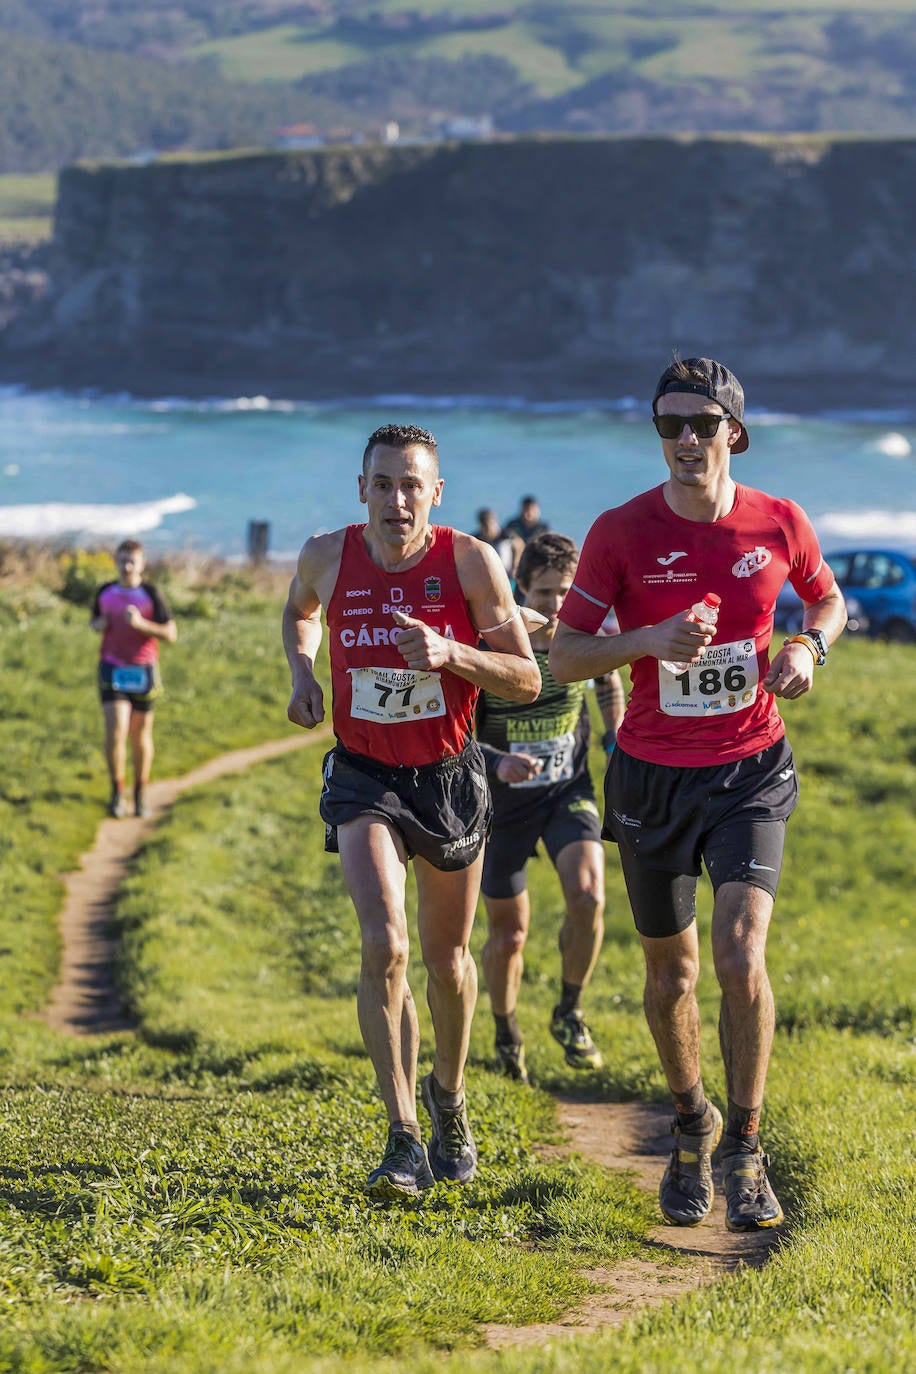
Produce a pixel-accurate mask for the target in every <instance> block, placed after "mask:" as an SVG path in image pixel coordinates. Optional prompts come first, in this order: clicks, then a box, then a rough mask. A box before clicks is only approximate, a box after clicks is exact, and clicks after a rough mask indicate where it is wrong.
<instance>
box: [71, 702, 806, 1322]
mask: <svg viewBox="0 0 916 1374" xmlns="http://www.w3.org/2000/svg"><path fill="white" fill-rule="evenodd" d="M330 736H331V731H330V727H329V726H324V727H322V728H321V729H320V730H316V731H309V732H308V733H307V734H306V733H304V734H296V735H290V736H288V737H286V738H284V739H279V740H272V741H269V742H268V743H266V744H261V745H256V746H255V747H253V748H251V749H237V750H234V751H233V752H232V753H228V754H221V755H219V756H218V757H217V758H214V759H211V760H210V761H209V762H208V763H205V764H204V765H203V766H202V767H200V768H196V769H194V770H193V772H190V773H186V774H185V775H184V776H183V777H180V778H166V779H164V780H162V781H161V782H154V783H151V784H150V786H149V789H148V800H149V807H150V814H149V815H148V816H145V817H142V818H141V817H129V818H125V819H124V820H120V821H116V820H114V819H106V820H103V821H102V822H101V823H100V825H99V830H98V835H97V836H96V841H95V844H94V845H93V846H92V848H91V849H90V850H89V851H88V852H87V853H85V854H84V855H83V856H82V858H81V860H80V866H79V868H78V869H76V870H75V871H74V872H72V873H69V874H67V875H66V877H65V879H64V882H65V889H66V897H65V900H64V905H63V908H62V910H61V913H60V918H59V919H60V930H61V940H62V945H63V950H62V956H61V973H60V982H59V983H58V985H57V987H56V988H55V989H54V991H53V993H52V994H51V1000H50V1002H49V1004H48V1007H47V1008H46V1010H45V1013H44V1019H45V1020H46V1021H47V1023H48V1025H50V1026H51V1027H52V1028H53V1029H54V1030H57V1031H60V1032H62V1033H63V1034H65V1035H102V1034H109V1033H111V1032H114V1031H131V1030H133V1029H134V1027H133V1025H132V1023H131V1021H130V1020H129V1018H128V1017H127V1016H126V1015H125V1013H124V1009H123V1007H122V1006H121V1002H120V999H119V996H118V990H117V986H116V984H115V980H114V962H115V955H116V953H117V945H118V939H117V935H116V933H115V926H114V916H115V904H116V899H117V893H118V888H119V886H120V885H121V883H122V882H123V880H124V879H125V878H126V876H127V874H128V871H129V867H130V863H131V860H132V859H133V857H134V855H135V854H136V853H137V851H138V850H139V848H140V847H141V845H142V844H143V842H144V841H145V840H146V839H147V838H148V837H149V836H150V835H151V833H152V832H153V830H154V829H155V826H156V824H157V822H158V820H159V819H160V818H161V816H162V814H163V812H164V811H166V810H167V808H168V807H170V806H171V805H172V804H173V802H174V801H175V800H176V798H177V797H179V796H180V795H181V793H182V792H184V791H186V790H187V789H188V788H191V787H197V786H199V785H200V784H201V783H207V782H212V781H213V780H214V779H215V778H219V777H223V776H224V775H225V774H227V773H240V772H243V771H244V770H245V769H247V768H250V767H252V766H253V765H254V764H257V763H263V762H265V761H266V760H267V759H272V758H277V757H278V756H279V755H281V754H287V753H289V752H291V751H292V750H294V749H301V748H303V747H305V746H307V745H309V744H315V743H317V742H318V741H320V740H322V739H329V738H330ZM557 1112H558V1118H559V1122H560V1125H561V1128H562V1130H563V1132H564V1134H565V1136H566V1139H567V1145H566V1147H565V1149H563V1150H561V1151H559V1153H566V1152H568V1151H569V1150H572V1151H574V1152H575V1153H576V1154H578V1155H581V1156H582V1158H583V1159H586V1160H588V1162H589V1163H592V1164H597V1165H600V1166H601V1167H602V1168H607V1169H616V1170H621V1169H622V1170H626V1171H628V1172H630V1173H631V1174H632V1175H633V1178H634V1181H635V1182H636V1183H637V1184H638V1185H639V1186H640V1187H641V1188H645V1189H646V1191H648V1192H650V1193H652V1194H655V1193H657V1191H658V1185H659V1182H660V1180H661V1176H662V1173H663V1171H664V1167H665V1162H666V1159H667V1156H668V1153H669V1151H670V1149H671V1133H670V1129H671V1108H670V1107H667V1106H662V1105H659V1104H657V1103H650V1104H646V1103H607V1102H582V1101H578V1100H576V1099H574V1098H564V1097H560V1098H558V1099H557ZM545 1153H550V1152H545ZM714 1173H716V1171H715V1170H714ZM716 1181H717V1183H718V1181H719V1179H718V1174H717V1173H716ZM779 1237H780V1232H779V1231H775V1232H773V1231H769V1232H767V1231H763V1232H760V1233H758V1234H755V1235H747V1236H740V1235H731V1234H730V1233H729V1232H728V1231H727V1230H726V1229H725V1208H724V1204H723V1202H722V1197H721V1191H720V1190H719V1189H718V1188H717V1191H716V1200H715V1203H714V1205H713V1209H712V1212H711V1213H710V1215H709V1216H708V1217H707V1218H706V1220H705V1221H704V1222H703V1223H702V1225H700V1226H697V1227H693V1228H689V1229H682V1228H679V1227H676V1226H664V1225H659V1226H658V1227H656V1228H655V1230H654V1231H653V1233H652V1235H651V1237H650V1246H651V1247H653V1249H654V1250H655V1251H656V1253H657V1255H658V1258H657V1259H655V1258H651V1259H648V1260H638V1261H637V1260H627V1261H624V1262H623V1263H621V1264H619V1265H615V1266H613V1267H611V1268H605V1269H596V1270H588V1271H586V1272H585V1277H586V1278H587V1279H588V1280H589V1281H590V1282H591V1283H593V1284H595V1285H596V1289H597V1291H596V1292H594V1293H592V1294H589V1295H588V1296H587V1297H585V1298H584V1299H583V1301H582V1302H581V1303H580V1304H579V1305H578V1306H577V1307H576V1308H575V1309H574V1310H573V1311H572V1312H569V1313H567V1314H566V1316H564V1317H562V1318H561V1319H560V1320H558V1321H556V1322H551V1323H545V1324H538V1325H534V1326H523V1327H519V1326H497V1325H489V1326H487V1327H485V1328H484V1336H485V1338H486V1341H487V1344H488V1345H489V1346H491V1347H492V1348H493V1349H501V1348H505V1347H509V1346H511V1347H514V1348H523V1347H527V1346H535V1345H543V1344H544V1343H545V1342H546V1341H552V1340H564V1339H569V1338H570V1337H574V1336H583V1335H588V1334H595V1333H597V1332H599V1331H604V1330H607V1329H609V1328H613V1327H617V1326H620V1325H622V1324H623V1322H625V1321H626V1320H628V1319H629V1318H630V1317H632V1316H634V1315H635V1313H636V1312H638V1311H641V1310H644V1309H646V1308H649V1307H656V1306H658V1305H660V1304H661V1303H667V1302H670V1301H671V1300H672V1299H673V1298H676V1297H678V1296H679V1295H680V1294H681V1293H685V1292H688V1291H690V1290H692V1289H695V1288H700V1287H702V1286H703V1285H705V1284H710V1283H714V1282H716V1281H718V1280H720V1279H722V1278H723V1277H725V1276H726V1275H728V1274H730V1273H732V1272H734V1271H735V1270H736V1269H738V1268H739V1267H740V1266H742V1265H748V1266H751V1267H754V1268H758V1267H760V1266H761V1265H762V1264H764V1263H765V1261H766V1259H767V1256H768V1254H769V1252H770V1250H771V1248H772V1247H773V1246H774V1244H777V1243H778V1241H779ZM675 1252H676V1253H678V1254H680V1255H681V1256H682V1258H683V1261H684V1262H683V1263H681V1264H678V1265H673V1264H671V1262H670V1261H671V1258H672V1255H673V1254H674V1253H675Z"/></svg>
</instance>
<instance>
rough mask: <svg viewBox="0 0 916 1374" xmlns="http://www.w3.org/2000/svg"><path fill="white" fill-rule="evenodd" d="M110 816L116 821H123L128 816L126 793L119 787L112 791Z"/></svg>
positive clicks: (109, 808)
mask: <svg viewBox="0 0 916 1374" xmlns="http://www.w3.org/2000/svg"><path fill="white" fill-rule="evenodd" d="M108 814H109V816H114V818H115V820H116V821H120V820H122V819H123V818H124V817H125V816H126V815H127V802H126V801H125V800H124V793H123V792H122V791H121V789H120V788H119V787H115V788H113V789H112V793H111V801H110V802H109V803H108Z"/></svg>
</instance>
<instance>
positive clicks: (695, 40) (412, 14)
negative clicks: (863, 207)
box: [193, 0, 912, 97]
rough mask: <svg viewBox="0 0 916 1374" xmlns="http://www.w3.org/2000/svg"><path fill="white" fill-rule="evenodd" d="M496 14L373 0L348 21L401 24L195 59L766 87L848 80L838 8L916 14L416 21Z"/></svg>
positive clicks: (264, 69)
mask: <svg viewBox="0 0 916 1374" xmlns="http://www.w3.org/2000/svg"><path fill="white" fill-rule="evenodd" d="M492 12H493V11H492V6H489V5H485V4H484V3H483V2H482V0H418V3H414V2H413V0H410V3H408V0H388V2H387V3H372V4H369V3H368V2H367V3H366V4H365V5H364V6H359V5H354V6H348V7H347V18H348V19H350V20H351V21H352V20H354V19H358V18H360V17H362V18H366V17H368V16H370V15H374V16H377V15H380V14H384V15H388V16H395V15H403V16H405V25H404V26H403V27H393V28H391V29H390V30H389V31H388V33H387V34H386V33H385V32H384V31H383V30H380V29H378V28H377V27H376V28H373V29H372V31H371V33H370V32H367V34H366V36H365V37H359V36H355V37H347V38H345V39H344V38H342V37H341V35H340V32H339V30H338V28H337V19H336V17H334V16H329V17H328V18H327V19H322V20H321V21H319V22H316V21H311V22H309V23H306V24H302V25H291V24H289V23H284V24H282V25H276V26H274V27H270V28H262V29H258V30H256V31H253V32H250V33H246V34H240V35H239V36H238V37H232V38H226V39H219V40H216V41H213V42H208V43H205V44H201V45H198V46H197V47H196V48H194V49H193V55H195V56H209V57H216V58H217V59H218V61H219V63H220V66H221V68H222V70H223V72H224V73H225V75H226V76H228V77H231V78H232V79H235V80H241V81H256V80H258V81H259V80H284V81H292V80H296V79H298V78H299V77H303V76H309V75H312V74H314V73H317V72H324V71H330V70H333V69H335V68H337V67H342V66H345V65H349V64H353V63H357V62H361V61H362V62H365V61H370V60H371V59H372V58H373V57H374V56H376V55H377V54H378V53H381V52H386V51H387V52H391V51H398V52H399V53H400V54H401V55H404V54H405V53H409V54H410V55H412V56H414V57H416V58H418V59H419V58H430V57H439V58H451V59H458V58H461V57H465V56H479V55H481V54H483V53H486V54H492V55H494V56H500V57H506V58H507V59H508V60H509V61H510V62H511V63H512V64H513V66H514V67H515V68H516V71H517V72H518V74H519V76H520V77H521V78H522V79H523V80H525V81H526V82H529V83H530V85H531V87H532V90H533V91H534V92H535V93H536V94H537V95H539V96H542V97H550V96H555V95H559V94H562V93H563V92H566V91H570V90H574V89H575V88H576V87H578V86H580V85H582V84H584V82H585V81H587V80H590V79H592V78H594V77H596V76H600V75H603V74H605V73H608V72H614V71H621V72H626V73H627V74H630V75H637V76H644V77H646V78H648V79H650V80H654V81H665V80H668V79H671V80H675V81H678V82H680V81H683V80H685V79H690V78H696V77H704V76H705V77H707V78H710V79H716V80H722V79H723V78H726V77H727V78H728V80H730V81H732V82H735V83H742V82H745V81H754V82H757V83H760V82H765V81H766V79H767V77H768V76H770V77H774V78H775V77H782V76H785V75H786V73H787V72H789V71H797V73H798V75H799V78H804V79H807V80H808V81H809V82H815V83H817V85H818V86H823V87H824V88H825V89H828V88H829V87H830V86H831V85H832V84H835V83H836V82H837V81H842V80H843V79H844V72H843V66H842V64H840V65H837V58H836V57H835V56H834V57H832V58H831V57H830V55H829V52H828V49H829V44H828V42H827V40H826V39H825V37H824V26H825V23H827V22H829V21H831V20H832V19H834V18H835V17H836V16H837V15H843V14H848V15H852V16H865V17H867V19H868V21H869V23H870V24H871V25H875V24H879V25H880V23H881V22H882V21H883V20H885V19H886V20H887V21H888V22H893V21H895V20H897V21H899V20H900V18H901V16H902V17H904V18H906V17H907V16H908V15H910V14H911V13H912V4H911V3H910V0H884V2H883V3H880V4H879V5H877V6H874V7H871V6H867V5H865V4H864V3H863V0H839V2H837V0H800V2H799V3H798V4H796V5H794V6H793V7H792V10H791V11H789V10H787V8H786V6H785V4H783V3H782V2H781V0H751V2H750V3H748V4H744V5H742V6H740V9H736V7H735V6H734V5H729V4H726V3H725V2H724V0H713V3H710V4H704V5H696V6H688V7H685V6H683V5H680V4H677V3H674V0H669V3H663V4H660V5H659V4H652V5H650V4H648V3H647V0H642V3H635V4H630V5H627V6H613V7H611V6H608V5H606V4H603V3H601V2H600V0H560V3H557V4H554V5H552V6H550V7H545V6H544V5H541V4H536V3H530V4H522V5H517V6H513V7H511V8H508V9H506V10H505V12H504V15H503V22H502V23H501V24H498V25H494V26H493V27H489V28H485V29H482V30H473V29H470V30H466V29H465V30H463V29H458V30H456V31H453V32H442V33H432V34H430V33H429V32H428V31H426V30H424V29H423V28H422V26H420V25H418V24H417V23H416V22H415V21H416V18H417V16H436V17H440V18H443V17H447V18H450V19H466V18H469V17H476V16H480V15H492ZM411 23H413V27H411ZM830 63H833V69H832V71H831V69H830ZM846 75H847V76H848V73H847V74H846ZM494 94H497V93H494Z"/></svg>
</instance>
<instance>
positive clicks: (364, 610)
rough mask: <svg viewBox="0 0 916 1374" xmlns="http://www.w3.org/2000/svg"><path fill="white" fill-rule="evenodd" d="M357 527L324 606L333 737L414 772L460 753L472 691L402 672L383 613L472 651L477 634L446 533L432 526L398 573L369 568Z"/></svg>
mask: <svg viewBox="0 0 916 1374" xmlns="http://www.w3.org/2000/svg"><path fill="white" fill-rule="evenodd" d="M365 528H366V527H365V525H349V526H348V527H347V532H346V537H345V539H344V547H343V554H342V556H341V560H340V572H339V573H338V575H337V581H336V583H335V585H334V591H333V593H332V595H331V599H330V601H329V603H328V607H327V622H328V638H329V643H330V654H331V685H332V688H333V695H334V706H333V717H334V733H335V734H336V736H337V738H338V739H339V740H340V742H341V744H343V746H344V747H345V748H346V749H350V750H352V751H353V752H354V753H356V754H364V755H366V756H367V757H368V758H371V759H374V760H376V762H378V763H382V764H385V765H386V766H387V767H397V766H398V765H404V766H405V767H408V768H416V767H419V766H420V765H421V764H424V763H435V762H437V761H439V760H441V759H444V758H447V757H449V756H450V755H453V754H460V753H461V751H462V749H463V748H464V747H465V745H466V744H467V742H468V740H469V739H470V738H471V735H472V732H473V722H474V707H475V703H476V701H477V690H478V689H477V687H476V686H475V685H474V684H473V683H472V682H466V681H465V680H464V678H461V677H457V676H456V675H455V674H454V673H450V672H449V671H448V670H447V669H443V670H441V671H439V672H419V671H417V670H415V669H412V668H408V666H407V664H406V663H405V661H404V659H403V658H402V656H401V655H400V654H399V653H398V650H397V639H398V635H399V634H400V633H401V631H400V630H399V628H398V627H397V625H395V623H394V617H393V616H392V610H395V609H396V610H399V611H402V612H403V613H404V614H405V615H409V616H412V617H413V618H414V619H415V620H422V621H423V622H424V623H425V624H427V625H430V626H432V628H433V629H435V630H438V632H439V633H440V634H441V635H444V636H445V637H446V638H447V639H455V640H458V641H459V642H460V643H462V644H476V643H477V641H478V639H479V635H478V634H477V631H476V630H475V628H474V626H473V625H472V624H471V616H470V612H469V610H468V605H467V602H466V601H465V598H464V592H463V591H462V588H461V583H460V582H459V580H458V572H457V569H456V567H455V552H454V539H453V533H454V532H453V531H452V530H451V529H449V528H448V526H445V525H433V526H431V529H432V535H433V538H432V543H431V544H430V546H429V548H428V549H427V551H426V553H425V554H424V556H423V558H421V560H420V562H419V563H417V564H415V565H414V567H412V568H409V569H408V570H407V571H406V572H386V571H385V570H384V568H380V567H379V566H378V564H377V563H374V562H373V561H372V559H371V558H370V556H369V551H368V549H367V548H366V541H365V539H364V538H363V531H364V530H365Z"/></svg>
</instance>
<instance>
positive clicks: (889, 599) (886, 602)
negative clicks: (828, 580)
mask: <svg viewBox="0 0 916 1374" xmlns="http://www.w3.org/2000/svg"><path fill="white" fill-rule="evenodd" d="M824 556H825V558H826V560H827V562H828V563H829V564H830V566H831V568H832V569H833V571H834V573H835V575H836V580H837V582H838V583H839V587H840V591H841V592H842V593H843V596H844V597H845V598H846V609H847V611H848V613H849V624H848V626H847V629H848V630H849V632H850V633H852V634H857V633H858V634H868V635H871V636H872V637H873V638H882V639H889V640H893V641H894V642H895V643H897V644H916V560H914V559H912V558H910V557H909V556H908V555H907V554H905V553H900V552H899V551H898V550H897V549H842V550H840V551H839V552H837V553H828V554H825V555H824ZM803 610H804V608H803V606H802V603H801V601H800V600H799V598H798V596H797V595H796V593H795V591H794V590H793V589H792V587H791V586H790V585H789V583H788V582H787V583H786V585H785V586H784V587H783V589H782V591H781V592H780V593H779V596H778V597H777V599H776V626H777V628H778V629H781V630H786V631H788V632H789V633H793V632H795V631H796V630H799V629H801V623H802V614H803Z"/></svg>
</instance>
